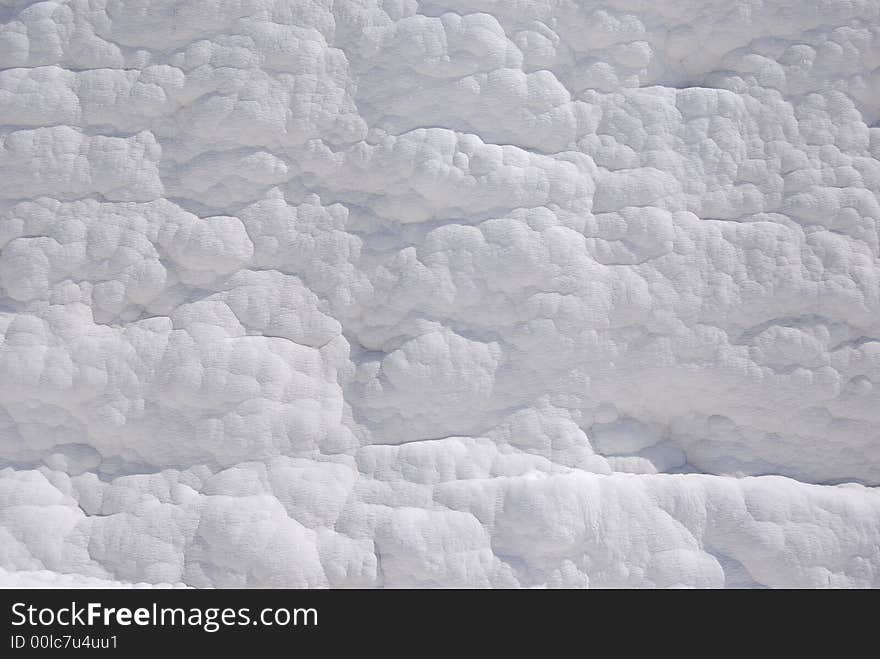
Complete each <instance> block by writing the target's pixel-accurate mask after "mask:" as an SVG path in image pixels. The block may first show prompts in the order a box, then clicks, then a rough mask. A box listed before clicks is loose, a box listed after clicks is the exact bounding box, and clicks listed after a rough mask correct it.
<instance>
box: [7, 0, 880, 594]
mask: <svg viewBox="0 0 880 659" xmlns="http://www.w3.org/2000/svg"><path fill="white" fill-rule="evenodd" d="M3 5H4V9H3V10H2V11H0V63H2V66H0V69H2V70H0V585H6V586H27V587H65V588H66V587H77V586H92V587H96V586H97V587H103V586H109V585H118V586H135V587H146V586H160V587H180V586H190V587H382V586H389V587H400V586H419V587H441V586H465V587H477V586H480V587H517V586H522V587H536V586H538V587H542V586H543V587H590V586H594V587H608V586H625V587H673V586H691V587H725V586H727V587H731V586H733V587H742V586H748V587H759V586H771V587H798V586H808V587H880V235H878V234H880V127H878V121H880V1H878V0H860V1H857V2H856V1H853V2H849V1H847V2H842V1H841V2H823V1H821V0H755V1H753V2H749V3H730V2H726V1H725V0H709V1H707V2H701V3H693V2H688V1H685V0H659V1H658V2H654V3H647V4H646V3H643V2H637V1H635V0H611V1H602V2H599V1H598V0H586V1H575V0H524V1H522V2H508V1H507V0H420V1H416V0H396V1H387V0H384V1H383V0H340V1H336V2H333V1H331V0H310V1H309V2H289V1H286V0H235V1H231V2H225V1H223V2H221V1H219V0H212V1H209V2H194V1H192V0H182V1H180V0H174V1H173V2H172V1H170V0H95V1H90V2H86V1H84V0H47V1H44V2H29V1H28V0H8V1H7V2H4V3H3Z"/></svg>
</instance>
